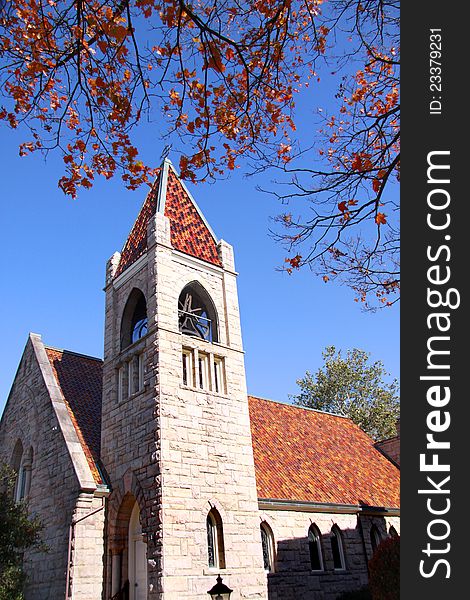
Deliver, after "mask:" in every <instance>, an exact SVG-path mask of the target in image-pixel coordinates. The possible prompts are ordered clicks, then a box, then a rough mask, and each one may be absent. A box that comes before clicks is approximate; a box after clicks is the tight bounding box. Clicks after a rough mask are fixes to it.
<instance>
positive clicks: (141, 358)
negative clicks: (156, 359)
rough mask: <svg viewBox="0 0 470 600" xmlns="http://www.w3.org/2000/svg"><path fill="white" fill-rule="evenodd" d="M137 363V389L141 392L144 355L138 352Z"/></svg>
mask: <svg viewBox="0 0 470 600" xmlns="http://www.w3.org/2000/svg"><path fill="white" fill-rule="evenodd" d="M137 365H138V381H137V391H138V392H141V391H142V390H143V389H144V355H143V354H139V356H138V357H137Z"/></svg>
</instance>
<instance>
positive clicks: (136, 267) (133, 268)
mask: <svg viewBox="0 0 470 600" xmlns="http://www.w3.org/2000/svg"><path fill="white" fill-rule="evenodd" d="M146 262H147V252H144V254H142V256H139V258H138V259H137V260H136V261H135V262H134V263H132V265H130V266H129V267H127V269H125V270H124V271H123V272H122V273H121V274H120V275H118V276H117V277H116V279H114V280H113V281H112V282H111V284H112V286H113V288H114V289H115V290H118V289H119V288H120V287H121V286H123V285H124V284H125V283H126V282H127V281H129V279H132V277H134V275H135V274H136V273H137V272H138V271H140V270H141V269H142V268H143V267H144V265H145V264H146Z"/></svg>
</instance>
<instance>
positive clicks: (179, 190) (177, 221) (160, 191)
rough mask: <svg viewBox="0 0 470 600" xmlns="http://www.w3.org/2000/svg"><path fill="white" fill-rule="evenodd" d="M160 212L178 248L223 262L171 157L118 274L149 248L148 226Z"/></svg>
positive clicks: (130, 239)
mask: <svg viewBox="0 0 470 600" xmlns="http://www.w3.org/2000/svg"><path fill="white" fill-rule="evenodd" d="M156 213H160V214H163V215H165V216H166V217H168V219H169V221H170V239H171V245H172V246H173V248H174V249H175V250H179V251H180V252H184V253H185V254H189V255H190V256H194V257H195V258H199V259H201V260H204V261H206V262H209V263H212V264H214V265H217V266H221V261H220V257H219V255H218V252H217V244H218V240H217V237H216V235H215V233H214V232H213V230H212V228H211V227H210V225H209V223H208V222H207V221H206V219H205V217H204V215H203V214H202V212H201V210H200V208H199V207H198V205H197V204H196V201H195V200H194V198H193V197H192V195H191V193H190V192H189V190H188V189H187V187H186V186H185V184H184V183H183V181H182V180H181V179H180V178H179V176H178V174H177V173H176V171H175V168H174V167H173V165H172V163H171V161H170V160H169V159H168V158H165V160H164V161H163V163H162V165H161V167H160V169H159V172H158V175H157V177H156V179H155V181H154V183H153V185H152V188H151V190H150V192H149V194H148V196H147V198H146V200H145V202H144V204H143V206H142V208H141V210H140V212H139V215H138V216H137V219H136V221H135V223H134V226H133V227H132V229H131V232H130V234H129V237H128V238H127V241H126V243H125V245H124V247H123V249H122V252H121V259H120V261H119V265H118V267H117V271H116V274H115V276H116V277H117V276H118V275H120V274H121V273H123V272H124V271H125V270H126V269H127V268H128V267H129V266H131V265H132V264H133V263H134V262H135V261H136V260H137V259H138V258H139V257H140V256H142V254H143V253H144V252H145V251H146V249H147V226H148V223H149V220H150V218H151V217H152V216H154V215H155V214H156Z"/></svg>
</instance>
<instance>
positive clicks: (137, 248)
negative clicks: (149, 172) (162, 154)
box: [116, 173, 160, 277]
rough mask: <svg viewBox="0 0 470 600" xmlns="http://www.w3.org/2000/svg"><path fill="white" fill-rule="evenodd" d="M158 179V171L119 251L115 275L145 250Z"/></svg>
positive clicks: (155, 206) (153, 210)
mask: <svg viewBox="0 0 470 600" xmlns="http://www.w3.org/2000/svg"><path fill="white" fill-rule="evenodd" d="M159 181H160V173H159V174H158V175H157V178H156V180H155V182H154V184H153V186H152V189H151V190H150V192H149V194H148V196H147V198H146V199H145V202H144V205H143V206H142V208H141V209H140V212H139V214H138V216H137V219H136V220H135V223H134V225H133V227H132V229H131V232H130V233H129V236H128V238H127V240H126V243H125V244H124V248H123V249H122V252H121V259H120V261H119V265H118V268H117V270H116V277H117V276H118V275H120V274H121V273H122V272H123V271H125V270H126V269H127V267H130V266H131V265H132V264H133V263H135V261H136V260H137V259H138V258H140V257H141V256H142V254H144V252H146V250H147V225H148V222H149V219H150V217H152V216H153V215H154V214H155V211H156V209H157V192H158V185H159Z"/></svg>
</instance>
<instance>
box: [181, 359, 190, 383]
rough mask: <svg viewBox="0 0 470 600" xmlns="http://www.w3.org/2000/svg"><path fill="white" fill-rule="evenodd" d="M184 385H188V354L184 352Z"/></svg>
mask: <svg viewBox="0 0 470 600" xmlns="http://www.w3.org/2000/svg"><path fill="white" fill-rule="evenodd" d="M182 358H183V385H188V362H189V361H188V355H187V354H186V352H183V357H182Z"/></svg>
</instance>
